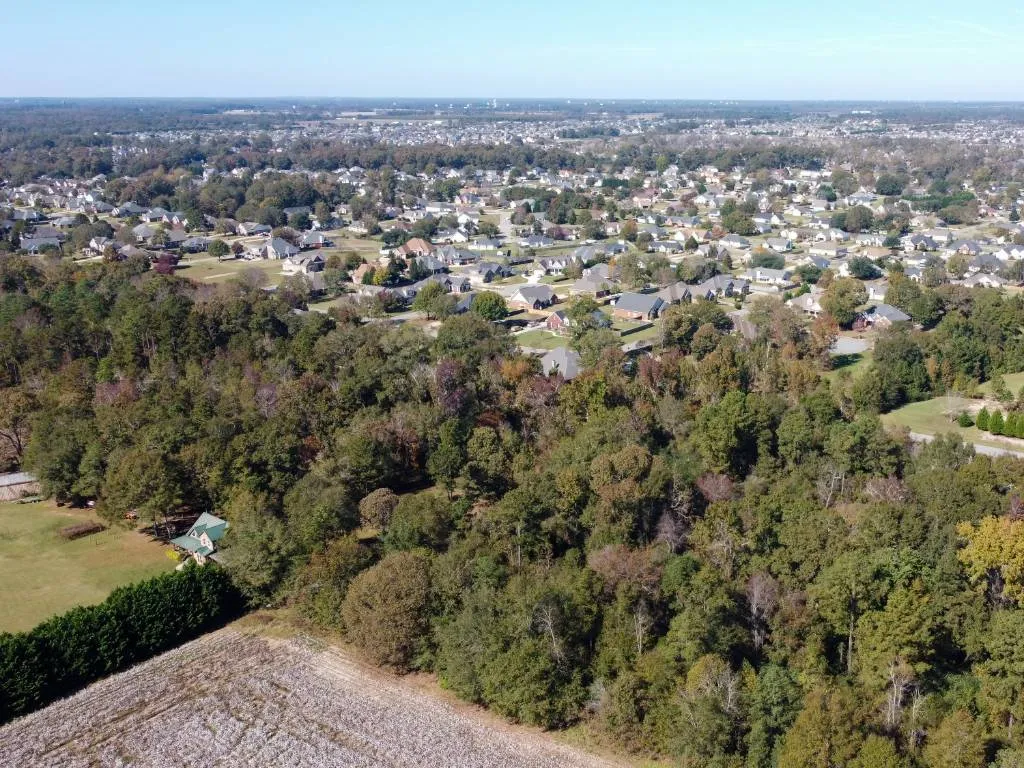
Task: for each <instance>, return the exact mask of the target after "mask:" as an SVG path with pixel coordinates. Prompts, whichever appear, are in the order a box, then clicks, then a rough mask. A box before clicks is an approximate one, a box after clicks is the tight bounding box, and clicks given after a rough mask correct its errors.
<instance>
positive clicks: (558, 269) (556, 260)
mask: <svg viewBox="0 0 1024 768" xmlns="http://www.w3.org/2000/svg"><path fill="white" fill-rule="evenodd" d="M577 250H579V249H577ZM582 263H583V262H582V260H581V259H580V258H578V257H577V256H576V254H575V253H574V254H572V255H567V256H555V257H552V258H550V259H541V260H540V261H538V262H537V264H538V266H539V267H540V268H541V269H542V270H544V274H545V275H560V274H562V273H563V272H564V271H565V270H566V269H568V268H569V267H571V266H573V265H575V264H582Z"/></svg>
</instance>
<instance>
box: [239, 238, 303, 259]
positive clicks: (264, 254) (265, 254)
mask: <svg viewBox="0 0 1024 768" xmlns="http://www.w3.org/2000/svg"><path fill="white" fill-rule="evenodd" d="M298 252H299V249H298V248H296V247H295V246H294V245H292V244H291V243H289V242H288V241H287V240H282V239H281V238H280V237H274V238H271V239H270V240H268V241H267V242H265V243H262V244H260V245H256V246H253V247H252V248H250V249H249V250H248V251H247V252H246V255H247V256H248V257H249V258H254V259H272V260H278V261H279V260H283V259H287V258H288V257H289V256H295V255H296V254H297V253H298Z"/></svg>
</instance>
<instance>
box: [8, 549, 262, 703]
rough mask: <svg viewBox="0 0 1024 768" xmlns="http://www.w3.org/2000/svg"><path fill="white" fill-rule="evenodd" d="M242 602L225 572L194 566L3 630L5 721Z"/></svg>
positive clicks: (211, 624) (222, 617)
mask: <svg viewBox="0 0 1024 768" xmlns="http://www.w3.org/2000/svg"><path fill="white" fill-rule="evenodd" d="M242 606H243V601H242V598H241V596H240V595H239V593H238V591H237V590H236V589H235V587H234V585H233V584H232V583H231V579H230V578H229V577H228V575H227V573H226V572H224V571H222V570H220V569H219V568H197V567H189V568H185V569H184V570H182V571H176V572H174V573H168V574H165V575H162V576H157V577H156V578H153V579H149V580H148V581H143V582H140V583H138V584H134V585H131V586H127V587H121V588H120V589H116V590H114V592H112V593H111V595H110V597H108V598H107V599H106V600H105V601H104V602H102V603H100V604H99V605H94V606H91V607H88V608H74V609H72V610H70V611H68V612H67V613H65V614H63V615H62V616H56V617H54V618H52V619H50V620H49V621H46V622H43V623H42V624H40V625H39V626H37V627H36V628H35V629H33V630H31V631H29V632H21V633H18V634H14V635H12V634H9V633H3V634H0V723H4V722H7V721H8V720H12V719H13V718H15V717H20V716H21V715H26V714H28V713H29V712H33V711H35V710H37V709H39V708H40V707H44V706H46V705H47V704H49V703H50V702H52V701H55V700H57V699H59V698H61V697H63V696H68V695H69V694H72V693H74V692H75V691H77V690H79V689H80V688H83V687H85V686H86V685H88V684H89V683H91V682H93V681H95V680H97V679H99V678H101V677H103V676H104V675H109V674H111V673H113V672H118V671H120V670H122V669H125V668H127V667H129V666H131V665H132V664H137V663H138V662H140V661H145V660H146V659H148V658H150V657H151V656H155V655H156V654H158V653H161V652H163V651H166V650H168V649H170V648H174V647H175V646H177V645H180V644H181V643H183V642H185V641H186V640H191V639H192V638H194V637H197V636H199V635H201V634H202V633H204V632H208V631H210V630H212V629H215V628H217V627H219V626H221V625H222V624H224V623H225V622H227V621H228V620H230V619H233V618H235V617H236V616H238V615H239V613H240V612H241V610H242Z"/></svg>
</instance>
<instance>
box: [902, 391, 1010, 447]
mask: <svg viewBox="0 0 1024 768" xmlns="http://www.w3.org/2000/svg"><path fill="white" fill-rule="evenodd" d="M972 403H973V405H975V406H979V405H980V402H979V401H976V400H975V401H971V400H968V399H966V398H963V397H956V396H949V397H945V396H943V397H933V398H932V399H931V400H922V401H921V402H919V403H910V404H909V405H905V406H903V407H902V408H897V409H896V410H895V411H892V412H891V413H886V414H883V416H882V423H883V424H885V425H886V426H894V427H907V428H908V429H909V430H910V431H911V432H918V433H920V434H925V435H943V434H947V433H950V432H952V433H953V434H957V435H960V436H961V437H962V438H963V439H964V440H965V441H967V442H971V443H979V444H980V445H989V446H992V447H993V448H1009V449H1012V450H1021V447H1020V445H1019V444H1020V442H1021V441H1015V442H1016V444H1015V442H1014V441H1004V440H1001V439H998V438H995V437H993V436H992V435H991V434H990V433H988V432H982V431H981V430H979V429H977V428H976V427H961V426H960V425H958V424H957V423H956V422H954V421H953V420H952V418H951V417H950V414H959V413H960V412H961V411H964V410H968V406H969V405H971V404H972ZM970 410H973V409H970Z"/></svg>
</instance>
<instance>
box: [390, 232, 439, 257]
mask: <svg viewBox="0 0 1024 768" xmlns="http://www.w3.org/2000/svg"><path fill="white" fill-rule="evenodd" d="M397 250H398V253H399V254H400V255H402V256H404V257H406V258H409V257H410V256H429V255H430V254H431V253H433V252H434V246H433V245H431V244H430V243H428V242H427V241H426V240H424V239H423V238H422V237H414V238H412V239H410V240H407V241H406V242H405V243H403V244H402V245H400V246H398V249H397Z"/></svg>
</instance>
